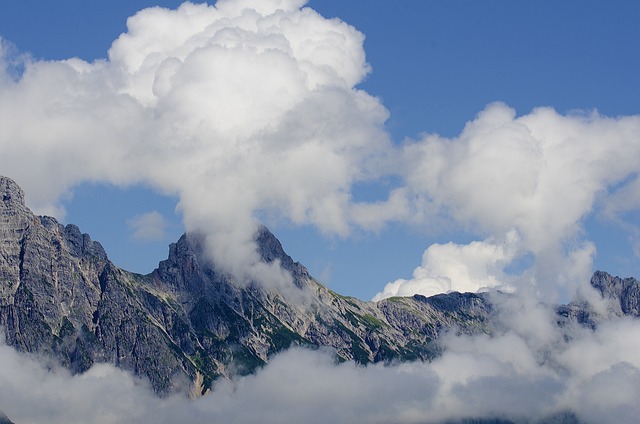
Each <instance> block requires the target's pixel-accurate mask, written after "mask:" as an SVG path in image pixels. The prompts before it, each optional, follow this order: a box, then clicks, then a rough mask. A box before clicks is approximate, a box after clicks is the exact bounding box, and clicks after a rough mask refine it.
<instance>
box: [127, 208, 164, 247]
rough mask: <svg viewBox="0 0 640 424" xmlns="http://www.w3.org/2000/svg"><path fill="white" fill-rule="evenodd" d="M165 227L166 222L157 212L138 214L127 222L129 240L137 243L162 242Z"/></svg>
mask: <svg viewBox="0 0 640 424" xmlns="http://www.w3.org/2000/svg"><path fill="white" fill-rule="evenodd" d="M167 225H168V224H167V220H166V219H165V218H164V216H163V215H162V214H161V213H160V212H158V211H152V212H146V213H143V214H138V215H136V216H134V217H132V218H130V219H128V220H127V226H128V227H129V229H130V230H131V238H133V239H134V240H138V241H160V240H164V239H165V237H166V229H167Z"/></svg>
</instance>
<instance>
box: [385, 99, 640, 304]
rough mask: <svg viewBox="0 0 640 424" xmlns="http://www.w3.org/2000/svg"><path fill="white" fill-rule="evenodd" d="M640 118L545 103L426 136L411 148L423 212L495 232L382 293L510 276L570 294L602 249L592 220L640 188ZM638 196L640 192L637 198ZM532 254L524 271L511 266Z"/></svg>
mask: <svg viewBox="0 0 640 424" xmlns="http://www.w3.org/2000/svg"><path fill="white" fill-rule="evenodd" d="M639 131H640V117H639V116H627V117H619V118H610V117H604V116H600V115H598V114H597V113H596V112H593V113H590V114H575V115H571V114H570V115H560V114H558V113H557V112H556V111H554V110H553V109H551V108H539V109H536V110H534V111H533V112H531V113H529V114H527V115H523V116H519V117H517V116H516V113H515V111H514V110H513V109H512V108H509V107H508V106H506V105H504V104H501V103H496V104H492V105H489V106H487V107H486V108H485V110H483V111H482V112H480V113H479V114H478V116H477V117H476V119H474V120H473V121H471V122H468V123H467V125H466V126H465V128H464V130H463V131H462V133H461V134H460V135H459V136H458V137H456V138H453V139H447V138H443V137H440V136H438V135H426V136H424V138H422V139H420V140H417V141H411V142H409V143H407V144H406V145H405V146H403V154H404V161H403V163H405V164H406V165H407V168H406V172H405V174H404V175H405V178H406V182H407V189H408V190H409V191H410V192H411V193H413V196H414V199H416V201H415V204H414V206H415V211H417V216H419V217H420V218H421V219H423V220H425V221H427V222H428V220H429V219H430V218H434V217H435V218H439V221H444V222H453V223H455V224H456V225H462V226H464V227H465V228H467V229H468V230H469V231H471V232H472V233H474V234H477V235H479V236H484V237H486V238H485V239H484V240H479V241H474V242H472V243H470V244H467V245H463V246H461V245H455V244H448V245H433V246H431V247H429V248H428V249H427V250H426V251H425V254H424V256H423V260H422V264H421V266H420V267H418V268H416V270H415V271H414V275H413V279H410V280H397V281H395V282H393V283H390V284H389V285H387V287H386V288H385V289H384V291H383V292H382V293H380V294H378V295H377V298H382V297H388V296H393V295H403V294H411V292H418V293H424V294H427V293H429V294H433V293H435V292H438V291H446V290H457V291H477V290H479V289H482V288H485V287H494V286H499V285H502V284H505V283H508V282H510V281H520V282H523V281H524V282H526V283H527V284H529V283H532V284H533V285H534V286H537V287H539V291H540V293H547V294H551V295H552V296H554V295H555V297H552V299H551V300H557V298H558V296H561V297H563V298H564V299H567V298H571V295H572V294H573V293H574V292H575V290H576V289H577V288H578V287H579V285H580V284H582V283H585V282H587V281H589V275H590V273H591V272H592V269H591V263H592V260H593V256H594V255H595V252H596V249H595V246H594V244H593V243H592V242H590V241H589V240H588V239H586V238H585V236H584V227H583V221H584V220H585V218H586V217H587V216H588V215H589V214H591V213H592V212H593V210H594V208H596V207H597V205H598V204H600V205H601V206H599V207H600V208H601V209H603V210H607V211H609V212H610V215H611V216H618V217H620V215H621V212H624V211H627V210H628V209H629V208H631V209H636V206H635V204H634V203H633V201H632V203H625V201H624V200H622V197H624V198H625V199H626V198H627V196H626V195H627V194H628V192H629V191H632V190H633V189H634V187H635V186H637V184H638V183H637V178H638V171H640V169H639V166H638V163H637V161H636V160H635V158H637V157H638V155H639V154H640V136H639V135H638V134H640V132H639ZM630 198H631V199H633V198H634V196H630ZM526 255H531V256H532V257H533V258H534V261H533V264H532V265H531V266H530V267H529V268H527V269H526V272H524V273H523V274H522V275H521V274H518V273H515V274H514V273H511V275H505V274H504V271H505V268H506V266H507V265H509V264H512V263H513V262H514V261H516V260H518V259H519V258H522V257H525V256H526Z"/></svg>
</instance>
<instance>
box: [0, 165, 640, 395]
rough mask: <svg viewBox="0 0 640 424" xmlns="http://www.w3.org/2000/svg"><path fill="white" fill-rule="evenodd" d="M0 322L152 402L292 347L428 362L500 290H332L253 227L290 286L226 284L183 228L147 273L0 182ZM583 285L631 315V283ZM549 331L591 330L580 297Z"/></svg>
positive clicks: (198, 389) (27, 345)
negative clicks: (108, 372)
mask: <svg viewBox="0 0 640 424" xmlns="http://www.w3.org/2000/svg"><path fill="white" fill-rule="evenodd" d="M0 197H1V198H0V328H2V330H3V331H4V336H5V338H6V343H7V344H8V345H11V346H13V347H14V348H15V349H17V350H18V351H21V352H30V353H36V354H39V355H42V356H44V357H46V358H49V359H51V360H53V361H56V362H57V363H59V364H61V365H63V366H64V367H66V368H68V369H69V370H71V372H73V373H82V372H84V371H86V370H88V369H89V368H90V367H91V366H92V365H93V364H95V363H100V362H107V363H112V364H114V365H116V366H118V367H120V368H122V369H125V370H128V371H131V372H132V373H134V374H135V375H137V376H140V377H142V378H144V379H147V380H148V381H149V382H150V384H151V386H152V387H153V389H154V390H155V391H156V393H157V394H158V395H160V396H163V395H167V394H170V393H174V392H184V393H189V394H190V395H191V396H200V395H202V394H205V393H206V392H207V391H208V390H209V388H210V387H211V385H212V382H213V381H214V380H216V379H218V378H224V377H229V376H232V375H238V374H240V375H243V374H248V373H252V372H254V371H255V370H256V369H257V368H259V367H261V366H263V365H264V364H266V363H267V362H268V361H269V359H270V358H271V357H272V355H274V354H276V353H278V352H280V351H283V350H285V349H287V348H289V347H291V346H294V345H298V346H306V347H309V348H311V349H318V348H331V349H332V350H333V351H334V352H335V358H336V360H337V361H351V360H353V361H356V362H358V363H361V364H367V363H373V362H395V361H410V360H422V361H428V360H431V359H433V358H434V357H436V356H437V355H439V354H440V352H441V347H440V345H439V344H438V339H439V337H440V336H441V335H442V334H443V333H445V332H448V331H455V332H457V333H462V334H480V333H487V334H491V333H492V332H494V331H495V329H496V326H498V325H499V322H498V320H497V319H496V316H495V315H496V313H495V311H494V306H493V305H494V299H495V296H509V295H508V294H501V293H493V294H487V293H480V294H475V293H449V294H442V295H436V296H432V297H428V298H427V297H424V296H420V295H414V296H412V297H394V298H389V299H385V300H382V301H379V302H365V301H362V300H359V299H356V298H353V297H346V296H341V295H339V294H337V293H335V292H333V291H331V290H330V289H328V288H327V287H325V286H323V285H322V284H321V283H319V282H318V281H317V280H315V279H314V278H313V277H312V276H311V275H310V274H309V272H308V270H307V269H306V268H305V267H304V266H303V265H302V264H300V263H298V262H295V261H294V260H293V259H292V258H291V257H290V256H289V255H287V254H286V253H285V251H284V249H283V247H282V245H281V244H280V242H279V241H278V239H277V238H276V237H275V236H274V235H273V234H272V233H271V232H270V231H269V230H268V229H267V228H266V227H261V228H260V229H259V230H258V231H257V233H256V234H255V241H256V244H257V247H258V253H259V255H260V257H261V260H262V261H264V262H265V263H279V264H280V266H281V267H282V268H283V269H284V270H285V271H287V272H288V273H289V274H290V275H291V277H292V281H293V285H292V287H291V288H290V290H287V291H283V290H280V289H276V288H269V287H268V286H265V285H263V284H260V282H259V281H249V282H239V281H237V280H236V279H235V278H234V277H233V276H232V275H230V274H228V273H225V272H222V271H220V269H219V268H218V267H216V266H215V264H214V263H213V262H212V261H211V259H210V258H209V256H208V255H207V254H206V249H205V237H204V236H203V235H201V234H197V233H189V234H185V235H183V236H182V237H181V238H180V239H179V240H178V241H177V242H176V243H173V244H171V245H170V246H169V255H168V258H167V259H165V260H163V261H161V262H160V263H159V266H158V268H157V269H155V270H154V271H153V272H151V273H150V274H147V275H140V274H135V273H131V272H128V271H126V270H123V269H121V268H119V267H117V266H116V265H114V264H113V263H112V262H111V261H110V260H109V258H108V256H107V254H106V253H105V251H104V249H103V248H102V246H101V245H100V244H99V243H98V242H96V241H93V240H92V239H91V238H90V237H89V235H87V234H82V233H81V231H80V229H79V228H78V227H77V226H75V225H71V224H70V225H66V226H65V225H62V224H60V223H59V222H58V221H57V220H56V219H54V218H51V217H47V216H36V215H34V214H33V213H32V212H31V211H30V210H29V208H28V207H27V206H26V204H25V201H24V193H23V191H22V190H21V189H20V187H18V185H17V184H16V183H15V182H14V181H13V180H11V179H9V178H6V177H0ZM591 284H592V286H593V287H594V288H596V289H597V290H598V291H599V292H600V294H601V295H602V296H603V297H605V298H608V299H610V300H612V301H613V302H612V304H613V305H614V309H613V310H612V311H610V312H611V313H613V314H616V315H632V316H639V315H640V283H639V282H638V281H637V280H635V279H633V278H627V279H620V278H618V277H613V276H611V275H609V274H607V273H604V272H596V273H595V274H594V275H593V277H592V280H591ZM556 311H557V318H558V325H560V326H562V325H565V324H567V323H568V322H570V321H571V322H575V323H578V324H580V325H584V326H588V327H595V326H597V325H598V322H599V320H600V319H601V317H600V316H599V314H598V313H597V312H595V310H594V309H593V308H591V307H590V306H589V305H588V304H586V303H570V304H567V305H561V306H558V307H557V308H556Z"/></svg>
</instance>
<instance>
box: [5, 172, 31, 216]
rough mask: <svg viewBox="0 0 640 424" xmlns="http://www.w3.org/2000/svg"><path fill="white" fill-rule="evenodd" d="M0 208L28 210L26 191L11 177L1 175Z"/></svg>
mask: <svg viewBox="0 0 640 424" xmlns="http://www.w3.org/2000/svg"><path fill="white" fill-rule="evenodd" d="M0 199H1V200H2V202H0V208H2V210H3V211H7V210H21V211H25V210H26V205H25V202H24V192H23V191H22V189H21V188H20V187H19V186H18V184H16V182H15V181H13V180H12V179H11V178H8V177H4V176H0Z"/></svg>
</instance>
